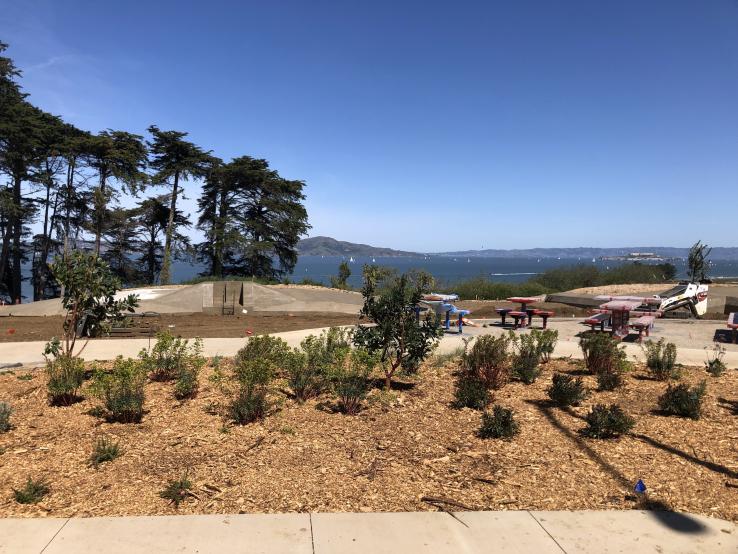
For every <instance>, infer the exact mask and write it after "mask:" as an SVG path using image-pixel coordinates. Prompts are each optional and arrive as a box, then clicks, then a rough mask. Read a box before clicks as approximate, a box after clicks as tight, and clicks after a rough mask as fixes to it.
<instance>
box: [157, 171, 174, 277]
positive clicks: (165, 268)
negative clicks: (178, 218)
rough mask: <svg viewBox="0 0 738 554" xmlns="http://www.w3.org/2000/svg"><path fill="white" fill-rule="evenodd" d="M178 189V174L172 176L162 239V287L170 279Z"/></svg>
mask: <svg viewBox="0 0 738 554" xmlns="http://www.w3.org/2000/svg"><path fill="white" fill-rule="evenodd" d="M178 188H179V172H176V173H175V174H174V184H173V185H172V198H171V202H170V203H169V221H168V222H167V230H166V232H165V237H164V259H163V260H162V263H161V273H160V275H159V281H160V283H161V284H162V285H168V284H169V281H170V279H171V275H170V273H171V271H170V266H171V258H172V235H173V234H174V214H176V213H177V192H178V190H177V189H178Z"/></svg>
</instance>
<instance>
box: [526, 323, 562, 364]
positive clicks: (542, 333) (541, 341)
mask: <svg viewBox="0 0 738 554" xmlns="http://www.w3.org/2000/svg"><path fill="white" fill-rule="evenodd" d="M530 334H531V335H532V336H533V338H534V340H535V342H536V347H537V349H538V353H539V354H540V356H541V361H542V362H543V363H548V362H550V361H551V355H552V354H553V352H554V349H555V348H556V343H557V342H558V340H559V332H558V331H556V330H555V329H542V330H539V329H533V330H532V331H531V332H530Z"/></svg>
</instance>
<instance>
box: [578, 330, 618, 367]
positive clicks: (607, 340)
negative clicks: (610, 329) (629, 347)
mask: <svg viewBox="0 0 738 554" xmlns="http://www.w3.org/2000/svg"><path fill="white" fill-rule="evenodd" d="M579 347H580V348H581V349H582V353H583V354H584V364H585V366H586V367H587V369H588V370H589V371H590V372H591V373H592V374H594V375H596V374H597V373H599V372H600V371H603V370H605V371H608V370H610V368H611V366H612V365H613V364H614V363H616V361H617V360H618V359H619V356H620V355H619V352H621V351H620V349H618V342H617V340H615V339H614V338H612V336H610V335H609V334H608V333H597V332H587V333H585V334H584V335H583V336H582V338H581V340H580V341H579Z"/></svg>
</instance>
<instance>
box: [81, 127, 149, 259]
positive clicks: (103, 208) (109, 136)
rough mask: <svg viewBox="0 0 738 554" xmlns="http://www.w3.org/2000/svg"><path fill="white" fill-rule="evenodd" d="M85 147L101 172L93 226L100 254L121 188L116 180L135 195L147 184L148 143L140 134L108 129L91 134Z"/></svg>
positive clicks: (97, 170)
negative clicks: (111, 206)
mask: <svg viewBox="0 0 738 554" xmlns="http://www.w3.org/2000/svg"><path fill="white" fill-rule="evenodd" d="M84 150H85V152H86V153H87V156H88V164H89V166H90V167H92V168H93V169H94V170H95V172H96V173H97V186H96V187H95V190H94V201H93V205H94V208H93V222H92V229H93V232H94V234H95V253H96V254H100V241H101V238H102V235H103V233H104V231H105V229H106V220H105V217H106V214H107V210H108V204H109V203H110V201H111V200H113V199H114V198H116V197H117V195H118V192H119V191H118V189H117V188H115V186H114V184H115V183H117V184H119V185H120V187H121V190H123V191H124V192H126V193H128V194H134V195H135V194H136V193H137V192H138V191H139V190H141V189H142V188H143V187H144V186H145V185H146V181H147V176H146V174H145V173H144V169H145V168H146V159H147V156H146V145H145V144H144V142H143V137H142V136H140V135H134V134H132V133H127V132H125V131H113V130H111V129H108V130H107V131H102V132H100V133H98V134H97V135H94V136H91V137H90V138H89V139H88V140H87V141H86V144H85V145H84Z"/></svg>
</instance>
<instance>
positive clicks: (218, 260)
mask: <svg viewBox="0 0 738 554" xmlns="http://www.w3.org/2000/svg"><path fill="white" fill-rule="evenodd" d="M227 211H228V204H227V196H226V194H225V192H224V191H222V190H221V191H220V204H219V206H218V211H217V213H216V214H215V217H214V219H213V239H214V240H213V242H214V244H213V267H212V271H211V273H212V274H213V275H215V276H216V277H223V248H224V244H223V243H224V241H225V221H226V217H227V215H228V214H227Z"/></svg>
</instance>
